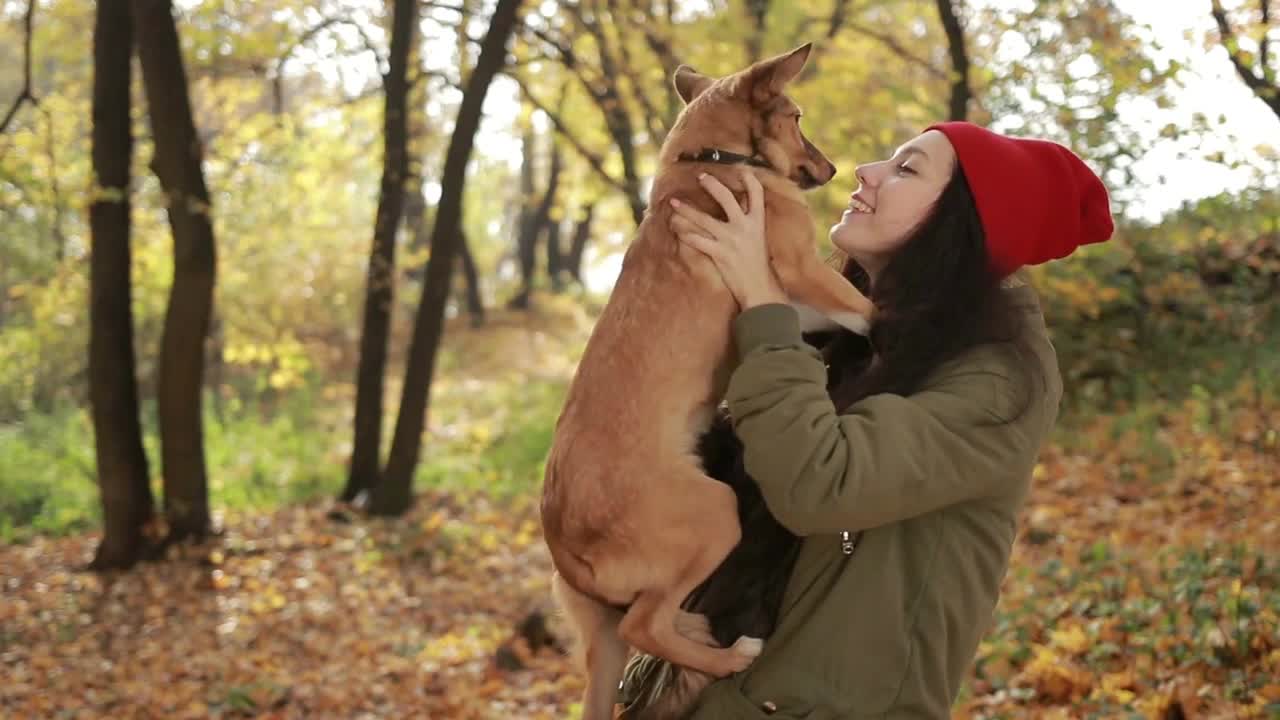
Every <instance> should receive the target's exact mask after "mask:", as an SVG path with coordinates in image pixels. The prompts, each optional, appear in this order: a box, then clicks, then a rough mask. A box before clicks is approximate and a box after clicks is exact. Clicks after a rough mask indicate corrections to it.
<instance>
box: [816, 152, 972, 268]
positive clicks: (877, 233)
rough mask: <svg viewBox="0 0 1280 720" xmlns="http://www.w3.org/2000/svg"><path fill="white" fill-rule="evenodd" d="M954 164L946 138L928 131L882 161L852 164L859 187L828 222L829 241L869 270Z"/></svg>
mask: <svg viewBox="0 0 1280 720" xmlns="http://www.w3.org/2000/svg"><path fill="white" fill-rule="evenodd" d="M955 163H956V151H955V148H953V147H952V146H951V141H950V140H947V136H946V135H943V134H942V133H941V132H940V131H938V130H929V131H928V132H925V133H923V134H921V135H917V136H916V137H914V138H912V139H911V140H909V141H908V142H907V143H906V144H905V145H903V146H902V147H900V148H898V151H897V152H896V153H894V154H893V157H891V158H889V159H888V160H884V161H881V162H874V163H869V164H867V165H860V166H858V170H857V176H858V181H859V186H858V189H857V191H856V192H854V193H853V194H852V195H851V196H850V199H849V207H848V209H846V210H845V211H844V214H843V215H841V216H840V222H838V223H836V224H835V225H833V226H832V227H831V242H832V244H834V245H835V246H836V247H838V248H840V249H841V250H843V251H844V252H845V253H846V254H848V255H849V256H850V257H852V258H853V259H854V260H856V261H857V262H858V264H859V265H861V266H862V267H863V268H864V269H866V271H867V272H868V273H870V274H872V275H875V274H876V273H877V272H879V271H880V269H881V268H883V267H884V266H885V264H886V263H888V261H889V258H890V257H892V256H893V253H894V252H896V251H897V249H898V248H899V247H901V246H902V244H903V243H904V242H905V241H906V239H907V236H908V235H909V234H910V233H911V231H912V230H913V229H914V228H915V227H916V226H917V225H918V224H919V223H920V222H921V221H923V220H924V218H925V217H926V216H927V215H928V214H929V210H930V208H932V207H933V204H934V203H935V202H936V201H937V199H938V196H939V195H941V194H942V190H943V189H944V188H945V187H946V186H947V183H948V182H950V180H951V173H952V169H953V168H954V167H955Z"/></svg>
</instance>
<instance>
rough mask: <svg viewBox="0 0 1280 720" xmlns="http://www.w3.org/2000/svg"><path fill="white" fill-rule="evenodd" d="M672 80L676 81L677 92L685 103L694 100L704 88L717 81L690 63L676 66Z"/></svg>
mask: <svg viewBox="0 0 1280 720" xmlns="http://www.w3.org/2000/svg"><path fill="white" fill-rule="evenodd" d="M672 81H673V82H674V83H675V86H676V92H677V93H678V94H679V95H680V99H681V100H683V101H684V104H685V105H688V104H689V103H691V102H693V99H694V98H696V97H698V95H700V94H702V91H703V90H706V89H707V88H709V87H711V83H713V82H715V80H714V79H713V78H709V77H707V76H706V75H703V74H702V73H700V72H698V71H697V70H694V69H693V68H691V67H689V66H688V65H681V66H680V67H678V68H676V71H675V73H674V75H673V76H672Z"/></svg>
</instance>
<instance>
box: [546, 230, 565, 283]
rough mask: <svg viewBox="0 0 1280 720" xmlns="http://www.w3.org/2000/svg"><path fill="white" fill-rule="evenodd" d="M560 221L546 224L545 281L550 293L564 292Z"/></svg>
mask: <svg viewBox="0 0 1280 720" xmlns="http://www.w3.org/2000/svg"><path fill="white" fill-rule="evenodd" d="M560 225H561V223H560V221H559V220H550V221H548V222H547V240H546V242H547V280H548V281H550V283H551V292H554V293H558V292H561V291H563V290H564V249H563V248H561V247H560Z"/></svg>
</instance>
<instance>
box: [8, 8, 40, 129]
mask: <svg viewBox="0 0 1280 720" xmlns="http://www.w3.org/2000/svg"><path fill="white" fill-rule="evenodd" d="M35 14H36V0H30V2H28V3H27V15H26V17H25V18H24V19H23V21H22V22H23V25H24V27H25V32H26V40H25V41H24V43H23V51H22V92H20V93H18V98H17V99H16V100H14V101H13V106H12V107H10V108H9V112H8V113H7V114H6V115H5V116H4V120H3V121H0V133H3V132H4V131H5V130H8V129H9V123H10V122H11V121H12V120H13V116H14V115H17V114H18V110H19V108H21V107H22V103H24V102H28V101H30V103H31V104H32V105H38V104H39V103H40V101H39V100H37V99H36V96H35V95H34V94H33V93H32V92H31V27H32V24H33V22H34V19H35Z"/></svg>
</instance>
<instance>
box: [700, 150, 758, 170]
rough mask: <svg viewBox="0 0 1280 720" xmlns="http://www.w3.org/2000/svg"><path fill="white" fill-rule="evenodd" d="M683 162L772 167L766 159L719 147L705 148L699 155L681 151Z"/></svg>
mask: <svg viewBox="0 0 1280 720" xmlns="http://www.w3.org/2000/svg"><path fill="white" fill-rule="evenodd" d="M680 161H681V162H710V163H720V164H721V165H754V166H755V167H762V168H767V167H772V166H771V165H770V164H769V163H768V162H765V160H764V159H762V158H758V157H754V156H751V155H739V154H738V153H731V152H729V151H728V150H719V149H717V148H703V149H702V151H701V152H699V153H698V154H697V155H694V154H693V153H681V155H680Z"/></svg>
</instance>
